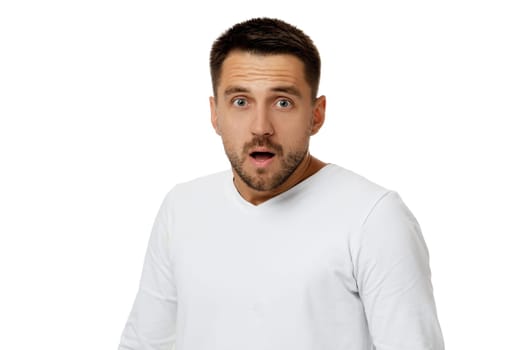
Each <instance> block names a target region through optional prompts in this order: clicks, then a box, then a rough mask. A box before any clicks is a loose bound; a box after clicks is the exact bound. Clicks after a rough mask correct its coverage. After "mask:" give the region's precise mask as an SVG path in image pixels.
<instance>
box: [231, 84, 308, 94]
mask: <svg viewBox="0 0 525 350" xmlns="http://www.w3.org/2000/svg"><path fill="white" fill-rule="evenodd" d="M270 91H272V92H281V93H285V94H288V95H293V96H297V97H302V95H301V92H300V91H299V89H297V88H296V87H295V86H292V85H287V86H276V87H273V88H271V89H270ZM249 92H250V90H249V89H247V88H245V87H242V86H230V87H228V88H226V90H224V95H226V96H228V95H232V94H238V93H249Z"/></svg>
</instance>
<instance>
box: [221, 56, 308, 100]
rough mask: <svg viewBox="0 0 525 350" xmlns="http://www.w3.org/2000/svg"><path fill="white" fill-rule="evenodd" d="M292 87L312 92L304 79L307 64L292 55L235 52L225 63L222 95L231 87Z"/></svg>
mask: <svg viewBox="0 0 525 350" xmlns="http://www.w3.org/2000/svg"><path fill="white" fill-rule="evenodd" d="M274 84H275V85H283V84H285V85H292V86H296V87H297V88H298V89H303V88H309V87H308V84H307V83H306V79H305V75H304V64H303V62H302V61H301V60H300V59H298V58H297V57H295V56H293V55H289V54H271V55H261V54H253V53H249V52H244V51H233V52H231V53H230V54H228V56H227V57H226V59H225V60H224V62H223V65H222V69H221V77H220V81H219V86H218V88H219V91H224V89H226V88H227V87H228V86H231V85H240V86H243V85H248V86H250V85H258V86H272V85H274Z"/></svg>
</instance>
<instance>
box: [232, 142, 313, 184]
mask: <svg viewBox="0 0 525 350" xmlns="http://www.w3.org/2000/svg"><path fill="white" fill-rule="evenodd" d="M255 146H259V147H266V148H268V149H269V150H271V151H272V152H273V153H274V154H275V155H274V157H277V156H279V157H280V158H281V163H280V169H278V170H277V171H276V173H275V174H272V175H270V176H269V177H268V176H264V175H266V174H267V173H268V170H266V169H262V168H261V169H257V170H256V173H257V175H250V174H248V173H247V172H246V171H245V170H244V168H243V164H244V163H245V162H246V159H247V158H248V157H249V154H248V152H249V150H250V149H251V148H252V147H255ZM224 149H225V151H226V156H227V157H228V159H229V160H230V163H231V166H232V168H233V169H234V170H235V172H236V173H237V174H238V175H239V177H240V178H241V180H242V181H243V182H244V183H245V184H246V185H248V187H250V188H251V189H253V190H256V191H270V190H273V189H275V188H277V187H279V186H280V185H282V184H283V183H284V182H286V180H288V178H289V177H290V176H291V175H292V174H293V173H294V171H295V170H296V169H297V167H298V166H299V164H301V162H302V161H303V159H304V158H305V157H306V154H307V153H308V145H306V147H305V149H304V150H298V151H292V152H289V153H287V154H286V155H285V154H284V151H283V147H282V146H281V145H279V144H275V143H273V142H271V141H270V140H269V139H268V138H266V137H254V139H253V140H252V141H251V142H248V143H246V144H245V145H244V147H243V150H242V153H241V155H238V154H237V153H235V152H234V151H232V150H231V149H228V148H227V147H226V145H225V147H224Z"/></svg>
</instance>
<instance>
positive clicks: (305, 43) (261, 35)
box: [210, 18, 321, 100]
mask: <svg viewBox="0 0 525 350" xmlns="http://www.w3.org/2000/svg"><path fill="white" fill-rule="evenodd" d="M233 50H241V51H247V52H250V53H254V54H259V55H275V54H291V55H294V56H295V57H297V58H298V59H299V60H301V61H302V62H303V64H304V75H305V79H306V82H307V83H308V84H309V85H310V88H311V90H312V100H314V99H315V98H316V97H317V90H318V89H319V79H320V77H321V58H320V56H319V52H318V51H317V48H316V47H315V45H314V43H313V41H312V39H310V37H309V36H307V35H306V34H305V33H304V32H303V31H301V30H300V29H298V28H297V27H295V26H293V25H291V24H288V23H286V22H284V21H282V20H279V19H273V18H253V19H250V20H247V21H244V22H241V23H238V24H236V25H234V26H233V27H231V28H230V29H228V30H227V31H226V32H224V33H223V34H222V35H221V36H220V37H219V38H217V40H215V42H214V43H213V46H212V48H211V52H210V72H211V80H212V85H213V93H214V95H215V96H217V86H218V85H219V80H220V76H221V69H222V64H223V63H224V60H225V59H226V57H227V56H228V54H229V53H230V52H231V51H233Z"/></svg>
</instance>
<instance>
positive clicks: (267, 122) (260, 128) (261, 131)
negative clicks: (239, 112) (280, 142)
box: [251, 106, 274, 136]
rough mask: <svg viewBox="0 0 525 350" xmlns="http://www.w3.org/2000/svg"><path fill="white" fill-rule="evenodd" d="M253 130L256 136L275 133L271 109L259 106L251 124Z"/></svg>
mask: <svg viewBox="0 0 525 350" xmlns="http://www.w3.org/2000/svg"><path fill="white" fill-rule="evenodd" d="M251 132H252V134H253V135H256V136H272V135H273V133H274V130H273V125H272V122H271V119H270V113H269V111H268V110H267V109H266V108H265V107H263V106H261V107H260V108H257V110H256V113H255V115H254V117H253V120H252V124H251Z"/></svg>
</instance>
